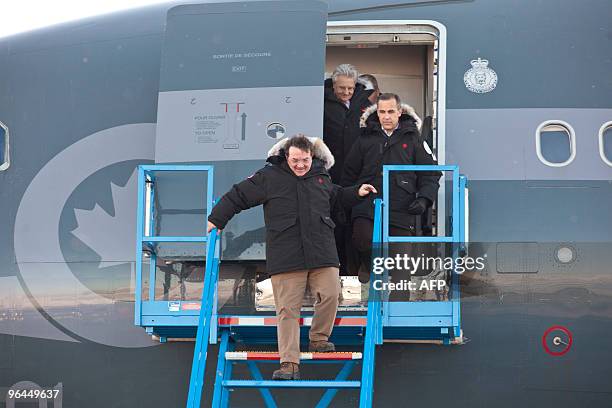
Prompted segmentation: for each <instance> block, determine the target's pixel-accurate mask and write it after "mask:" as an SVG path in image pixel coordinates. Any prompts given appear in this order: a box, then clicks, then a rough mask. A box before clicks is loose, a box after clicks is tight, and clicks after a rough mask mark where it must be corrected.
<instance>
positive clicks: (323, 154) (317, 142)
mask: <svg viewBox="0 0 612 408" xmlns="http://www.w3.org/2000/svg"><path fill="white" fill-rule="evenodd" d="M296 136H297V135H296ZM307 137H308V140H310V142H311V143H312V144H313V145H314V148H313V151H312V157H313V159H319V160H321V162H322V163H323V166H325V170H329V169H330V168H331V167H332V166H333V165H334V163H335V160H334V156H333V155H332V153H331V151H330V150H329V147H327V145H326V144H325V143H324V142H323V139H320V138H318V137H310V136H307ZM288 140H289V138H288V137H286V138H284V139H281V140H279V141H278V142H276V144H274V146H272V148H271V149H270V150H268V157H273V156H283V159H284V150H285V144H286V143H287V141H288ZM281 150H282V151H281Z"/></svg>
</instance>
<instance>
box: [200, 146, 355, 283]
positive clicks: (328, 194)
mask: <svg viewBox="0 0 612 408" xmlns="http://www.w3.org/2000/svg"><path fill="white" fill-rule="evenodd" d="M321 143H322V142H321ZM268 162H269V164H268V165H267V166H265V167H264V168H262V169H260V170H258V171H257V172H256V173H255V174H253V175H252V176H250V177H249V178H247V179H246V180H244V181H242V182H240V183H238V184H236V185H234V186H233V187H232V189H231V190H230V191H229V192H228V193H227V194H225V195H224V196H223V197H222V198H221V200H220V201H219V203H218V204H217V205H215V207H214V208H213V209H212V212H211V214H210V216H209V217H208V220H209V221H210V222H212V223H213V224H215V225H216V226H217V227H218V228H220V229H223V228H225V225H226V224H227V222H228V221H229V220H230V219H231V218H232V217H233V216H234V215H235V214H237V213H239V212H240V211H242V210H246V209H248V208H251V207H254V206H257V205H259V204H263V210H264V220H265V225H266V270H267V272H268V273H269V274H271V275H272V274H276V273H281V272H289V271H295V270H300V269H312V268H321V267H328V266H333V267H339V261H338V253H337V251H336V244H335V240H334V227H335V223H334V221H333V220H332V214H334V213H336V212H338V211H342V207H343V206H351V205H354V204H357V203H359V202H361V201H362V200H361V199H360V198H359V195H358V189H359V188H358V187H349V188H342V187H340V186H338V185H335V184H333V183H332V182H331V178H330V176H329V173H328V172H327V170H326V169H325V166H324V162H323V161H321V160H320V159H318V158H316V155H315V158H314V159H313V162H312V167H311V169H310V171H309V172H308V173H307V174H306V175H304V176H302V177H298V176H296V175H295V174H294V173H293V172H292V171H291V169H290V168H289V166H288V165H287V162H286V160H285V157H284V154H283V153H282V151H281V154H280V155H278V156H272V157H269V158H268Z"/></svg>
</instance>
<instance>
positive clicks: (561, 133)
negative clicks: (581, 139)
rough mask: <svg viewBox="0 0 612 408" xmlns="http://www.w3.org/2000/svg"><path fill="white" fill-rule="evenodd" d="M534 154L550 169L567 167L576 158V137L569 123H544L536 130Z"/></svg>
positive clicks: (550, 121) (552, 121) (555, 121)
mask: <svg viewBox="0 0 612 408" xmlns="http://www.w3.org/2000/svg"><path fill="white" fill-rule="evenodd" d="M536 153H537V154H538V158H539V159H540V161H541V162H542V163H544V164H545V165H547V166H551V167H563V166H567V165H568V164H570V163H571V162H572V160H574V158H575V157H576V135H575V133H574V129H573V128H572V127H571V126H570V125H569V123H566V122H563V121H561V120H549V121H546V122H544V123H542V124H540V126H538V129H537V130H536Z"/></svg>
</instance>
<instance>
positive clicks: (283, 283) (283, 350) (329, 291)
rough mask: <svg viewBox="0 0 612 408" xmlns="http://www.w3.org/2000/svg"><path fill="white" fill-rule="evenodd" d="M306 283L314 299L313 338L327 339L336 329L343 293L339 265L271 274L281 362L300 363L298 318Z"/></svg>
mask: <svg viewBox="0 0 612 408" xmlns="http://www.w3.org/2000/svg"><path fill="white" fill-rule="evenodd" d="M306 285H308V286H309V287H310V292H311V293H312V296H313V297H314V298H315V304H314V316H313V318H312V326H311V327H310V333H309V338H310V341H320V340H327V339H328V338H329V336H330V335H331V332H332V329H333V328H334V321H335V319H336V311H337V310H338V296H339V294H340V276H339V272H338V268H334V267H326V268H317V269H305V270H300V271H293V272H283V273H278V274H274V275H272V290H273V292H274V303H275V305H276V316H277V319H278V326H277V333H278V351H279V354H280V361H281V363H284V362H290V363H296V364H299V363H300V324H299V318H300V311H301V309H302V301H303V300H304V292H305V291H306Z"/></svg>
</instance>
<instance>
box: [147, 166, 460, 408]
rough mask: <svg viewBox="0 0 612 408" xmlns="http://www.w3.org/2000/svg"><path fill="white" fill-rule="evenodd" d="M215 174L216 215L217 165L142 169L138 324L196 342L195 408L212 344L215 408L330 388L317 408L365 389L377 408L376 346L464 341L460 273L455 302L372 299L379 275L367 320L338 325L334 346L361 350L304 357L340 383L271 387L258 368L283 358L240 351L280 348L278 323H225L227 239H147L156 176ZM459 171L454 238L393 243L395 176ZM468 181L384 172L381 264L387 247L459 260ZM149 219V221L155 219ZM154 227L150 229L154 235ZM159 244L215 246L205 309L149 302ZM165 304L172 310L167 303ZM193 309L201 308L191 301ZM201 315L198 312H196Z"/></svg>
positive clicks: (354, 318) (362, 399)
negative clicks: (236, 374) (221, 299)
mask: <svg viewBox="0 0 612 408" xmlns="http://www.w3.org/2000/svg"><path fill="white" fill-rule="evenodd" d="M182 168H184V169H186V170H191V171H194V170H197V171H207V172H208V176H209V179H208V199H207V203H210V205H209V206H208V207H207V208H208V211H207V212H210V209H211V207H212V199H211V195H212V174H213V169H212V166H159V165H154V166H141V168H140V184H139V194H138V198H139V205H138V223H137V224H138V243H137V250H138V256H137V279H136V291H137V292H136V301H137V305H136V318H135V320H136V324H137V325H141V326H143V327H145V328H146V329H147V332H149V333H152V334H157V335H158V336H159V337H160V340H161V341H164V340H165V339H166V338H169V337H193V336H194V335H195V339H196V342H195V349H194V356H193V363H192V368H191V377H190V383H189V393H188V399H187V407H188V408H196V407H200V404H201V397H202V386H203V382H204V372H205V368H206V359H207V350H208V344H210V343H216V342H217V341H219V352H218V356H217V368H216V373H215V383H214V391H213V396H212V406H213V407H227V406H229V403H230V396H231V391H233V390H237V389H258V390H259V392H260V394H261V396H262V398H263V401H264V403H265V405H266V406H267V407H276V406H277V404H276V402H275V400H274V396H273V394H272V392H271V390H273V389H276V388H287V389H295V388H300V389H313V388H316V389H325V390H326V391H325V392H324V393H323V395H322V397H321V399H320V400H319V402H318V403H317V405H316V407H317V408H323V407H327V406H329V405H330V404H331V402H332V400H333V398H334V397H335V395H336V393H337V392H338V391H339V390H345V389H349V390H350V389H359V390H360V391H359V407H360V408H366V407H371V406H372V403H373V394H374V370H375V360H376V346H377V345H382V344H383V341H384V340H395V341H397V340H399V341H411V340H412V341H414V340H416V341H423V340H425V341H439V342H440V343H442V344H451V343H457V342H461V340H462V332H461V325H460V323H461V321H460V298H459V293H460V292H459V283H458V277H457V274H456V273H453V274H452V288H451V289H452V293H451V295H452V296H451V298H450V299H449V300H447V301H431V302H387V301H385V299H386V297H385V296H384V295H381V296H372V294H373V293H375V290H374V288H373V284H374V281H375V280H376V279H379V277H378V276H375V275H374V274H373V273H372V276H371V279H370V299H369V301H368V306H367V315H366V316H364V315H359V314H357V315H350V316H347V315H340V316H338V317H337V319H336V322H335V327H334V331H333V334H332V338H331V340H332V341H333V342H334V343H336V344H337V345H347V346H348V345H350V346H354V347H355V348H358V349H359V351H352V352H337V353H302V355H301V362H302V363H303V364H335V365H341V368H340V370H339V371H338V373H337V375H336V377H335V378H334V379H333V380H295V381H268V380H265V379H264V378H263V376H262V374H261V371H260V369H259V366H258V364H266V363H270V362H278V359H279V356H278V353H276V352H258V351H237V350H236V345H237V344H248V345H259V344H273V345H275V344H277V341H276V318H275V317H274V316H225V315H220V316H218V315H217V306H216V289H217V279H218V274H219V265H220V262H219V240H218V235H217V231H216V230H213V232H212V233H211V234H210V235H209V236H207V237H154V236H153V234H152V229H149V230H148V231H147V233H146V234H145V233H144V232H143V231H144V229H145V224H146V223H143V220H145V219H146V217H147V216H148V217H149V220H150V219H151V217H150V215H151V211H153V210H152V206H150V205H149V206H147V205H145V203H146V200H145V192H146V193H147V194H148V195H149V203H150V202H151V200H152V198H153V197H154V194H155V193H154V189H153V188H149V189H148V190H147V188H145V186H146V185H147V183H148V185H149V187H150V186H151V185H152V182H153V180H154V176H153V174H154V173H155V172H156V171H177V170H178V171H180V169H182ZM432 170H438V171H451V172H453V178H452V188H453V196H452V206H453V212H452V214H453V215H452V218H451V229H450V231H451V236H448V237H446V236H444V237H392V236H389V229H388V221H387V220H388V219H389V214H388V213H389V209H388V206H385V204H384V203H388V202H389V197H388V193H387V192H388V185H389V172H391V171H432ZM465 188H466V179H465V177H463V176H459V169H458V167H457V166H384V169H383V191H384V194H383V199H382V200H380V199H377V200H376V201H375V218H374V231H373V236H372V243H373V246H372V247H373V257H382V256H385V255H386V251H387V245H388V244H389V243H393V242H442V243H451V244H452V245H453V255H454V256H458V254H459V250H460V246H461V245H462V244H463V242H464V240H465V238H464V237H465V226H464V219H465V202H464V191H465ZM147 214H148V215H147ZM150 224H151V221H149V225H148V227H149V228H151V225H150ZM156 242H202V243H203V244H204V243H206V244H208V246H207V252H206V269H205V280H204V287H203V290H202V302H201V306H200V307H198V308H195V307H187V308H184V309H183V308H182V307H179V308H178V310H174V309H173V310H170V307H169V306H167V305H165V303H168V302H159V301H155V299H154V288H153V289H151V288H150V295H151V296H150V298H149V300H146V301H144V300H142V299H141V297H140V292H141V290H142V287H141V285H142V283H141V282H142V280H141V277H140V274H141V273H142V265H141V264H140V262H141V258H142V257H141V254H142V251H143V248H145V247H146V248H147V249H148V251H153V253H152V254H151V257H154V256H155V254H154V249H155V247H154V243H156ZM151 265H152V266H151V270H150V274H151V277H150V282H154V281H155V263H154V261H153V260H152V261H151ZM159 303H164V304H159ZM188 304H189V305H192V304H193V302H189V303H188ZM196 311H197V312H196ZM300 324H301V325H302V327H303V329H304V330H303V331H304V333H303V334H305V329H306V327H307V326H309V324H310V318H309V317H306V316H305V317H303V318H302V319H301V322H300ZM359 362H361V373H360V376H359V379H358V380H350V379H349V378H350V377H351V374H352V372H353V371H354V369H355V365H356V364H357V363H359ZM236 364H245V365H246V366H247V368H248V370H249V372H250V375H251V376H252V379H234V378H233V371H234V370H233V369H234V366H235V365H236Z"/></svg>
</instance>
